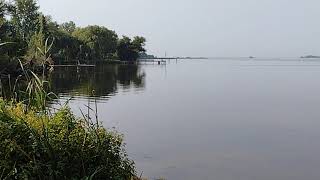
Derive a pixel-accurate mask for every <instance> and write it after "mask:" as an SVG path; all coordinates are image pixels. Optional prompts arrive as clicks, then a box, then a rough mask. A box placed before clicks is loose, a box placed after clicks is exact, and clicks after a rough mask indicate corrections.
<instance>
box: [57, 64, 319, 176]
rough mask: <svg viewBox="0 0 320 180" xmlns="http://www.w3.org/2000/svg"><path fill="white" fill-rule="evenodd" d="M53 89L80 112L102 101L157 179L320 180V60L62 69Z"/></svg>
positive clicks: (105, 115)
mask: <svg viewBox="0 0 320 180" xmlns="http://www.w3.org/2000/svg"><path fill="white" fill-rule="evenodd" d="M52 81H53V88H54V90H55V91H56V92H59V94H60V97H61V100H62V101H64V100H66V99H69V98H70V97H73V100H71V102H70V103H71V106H72V108H73V109H74V110H75V111H76V112H77V113H79V108H81V109H85V105H87V104H88V101H89V103H91V104H93V102H94V101H95V100H96V101H97V104H98V111H99V118H100V120H101V121H103V124H104V125H105V126H106V127H108V128H112V127H116V129H117V130H119V131H120V132H122V133H124V135H125V138H126V143H127V150H128V153H129V154H130V157H132V158H133V159H134V160H135V162H136V165H137V169H138V170H139V172H140V173H141V172H143V175H144V176H146V177H149V178H150V179H154V178H159V177H164V178H166V179H167V180H195V179H201V180H202V179H203V180H213V179H217V180H302V179H306V180H319V179H320V171H319V169H320V61H319V62H318V61H300V60H298V59H296V60H295V59H256V60H249V59H211V60H184V61H178V62H176V61H175V60H174V61H171V62H169V63H168V64H167V65H166V66H158V65H152V64H149V65H141V66H139V67H137V66H117V65H105V66H98V67H96V68H95V69H93V68H91V69H90V68H85V69H77V68H60V69H56V71H55V74H54V75H53V77H52ZM92 90H95V92H94V93H92ZM88 92H89V93H88Z"/></svg>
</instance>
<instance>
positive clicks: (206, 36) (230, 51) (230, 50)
mask: <svg viewBox="0 0 320 180" xmlns="http://www.w3.org/2000/svg"><path fill="white" fill-rule="evenodd" d="M39 3H40V6H41V10H42V11H43V12H44V13H45V14H49V15H52V17H53V18H54V19H55V20H57V21H58V22H59V23H60V22H64V21H70V20H72V21H74V22H76V24H77V25H80V26H86V25H89V24H91V25H93V24H98V25H103V26H106V27H108V28H109V29H112V30H115V31H116V32H117V33H118V34H119V35H124V34H125V35H129V36H134V35H142V36H145V37H146V38H147V40H148V43H147V44H148V45H147V49H148V52H149V53H153V54H155V55H158V56H163V55H164V54H165V52H167V54H168V55H169V56H264V57H274V56H278V57H279V56H281V57H294V56H301V55H306V54H314V55H320V20H319V18H320V9H319V7H320V1H319V0H89V1H88V0H39Z"/></svg>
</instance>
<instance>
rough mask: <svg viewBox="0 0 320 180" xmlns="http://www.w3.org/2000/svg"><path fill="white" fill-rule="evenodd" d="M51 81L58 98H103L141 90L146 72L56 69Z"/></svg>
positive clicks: (111, 67)
mask: <svg viewBox="0 0 320 180" xmlns="http://www.w3.org/2000/svg"><path fill="white" fill-rule="evenodd" d="M50 81H51V86H52V87H51V88H52V91H53V92H55V93H57V94H58V95H59V96H60V97H71V96H72V97H74V96H77V97H86V98H92V97H99V99H105V98H108V97H110V96H113V95H114V94H116V93H117V92H118V91H119V90H125V91H128V90H132V89H133V90H136V91H142V90H143V89H144V88H145V72H144V71H143V70H142V69H141V68H140V66H138V65H98V66H96V67H90V68H88V67H57V68H55V71H54V73H53V74H51V76H50ZM93 92H94V93H93Z"/></svg>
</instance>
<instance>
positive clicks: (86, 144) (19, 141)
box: [0, 100, 135, 180]
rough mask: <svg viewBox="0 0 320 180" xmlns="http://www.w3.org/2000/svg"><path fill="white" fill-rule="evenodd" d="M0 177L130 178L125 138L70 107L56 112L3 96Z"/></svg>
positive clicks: (0, 124) (0, 125)
mask: <svg viewBox="0 0 320 180" xmlns="http://www.w3.org/2000/svg"><path fill="white" fill-rule="evenodd" d="M0 132H1V133H0V179H46V180H47V179H48V180H50V179H117V180H127V179H130V178H132V176H133V174H134V173H135V172H134V164H133V162H132V161H131V160H129V159H128V158H127V155H126V153H125V151H124V149H123V147H124V145H123V137H122V136H121V135H119V134H118V133H117V132H114V131H109V130H106V129H104V128H102V127H100V126H98V125H96V124H92V123H90V122H88V120H86V119H79V118H76V117H75V116H74V115H73V114H72V112H71V111H70V109H69V108H62V109H60V110H59V111H57V112H56V113H54V114H53V115H47V114H46V113H39V112H35V111H32V110H28V111H26V109H25V106H24V105H22V104H13V103H6V102H4V101H3V100H0Z"/></svg>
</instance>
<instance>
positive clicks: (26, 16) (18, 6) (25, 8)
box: [9, 0, 39, 41]
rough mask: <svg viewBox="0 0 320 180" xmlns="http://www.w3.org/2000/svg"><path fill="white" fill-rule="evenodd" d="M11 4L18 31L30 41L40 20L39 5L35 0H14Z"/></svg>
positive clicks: (23, 37)
mask: <svg viewBox="0 0 320 180" xmlns="http://www.w3.org/2000/svg"><path fill="white" fill-rule="evenodd" d="M13 2H14V3H13V5H12V6H10V8H9V10H10V14H11V16H12V17H11V21H12V24H13V25H14V27H15V30H16V32H18V33H19V34H20V36H21V37H22V39H23V40H25V41H28V40H30V38H31V37H32V36H33V35H34V33H35V30H36V29H37V24H38V22H39V21H38V20H39V12H38V10H39V6H37V3H36V1H35V0H14V1H13Z"/></svg>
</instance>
